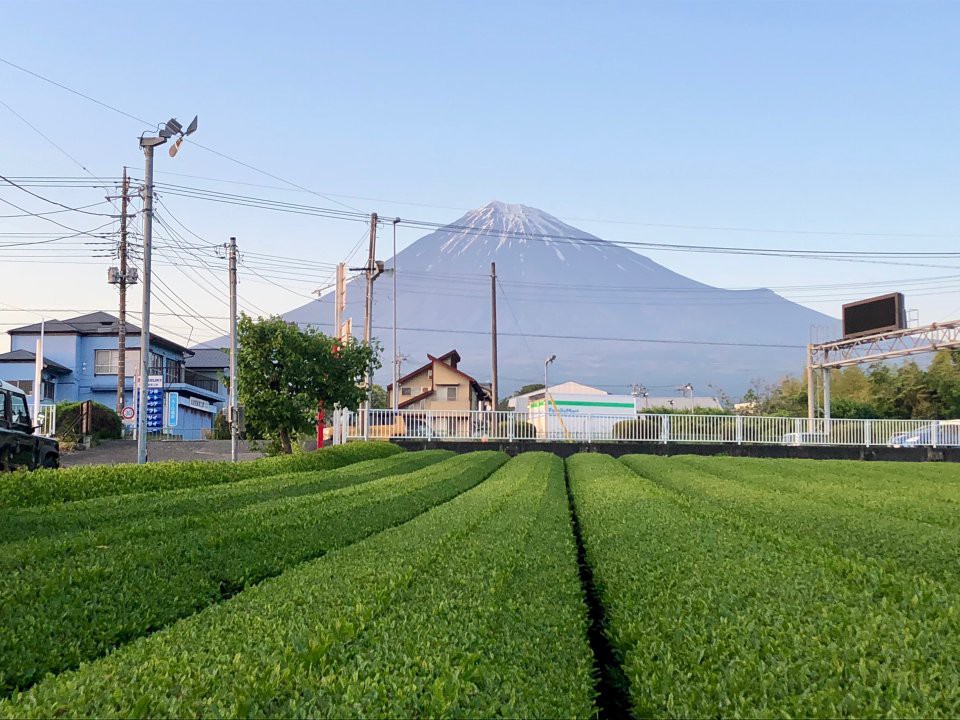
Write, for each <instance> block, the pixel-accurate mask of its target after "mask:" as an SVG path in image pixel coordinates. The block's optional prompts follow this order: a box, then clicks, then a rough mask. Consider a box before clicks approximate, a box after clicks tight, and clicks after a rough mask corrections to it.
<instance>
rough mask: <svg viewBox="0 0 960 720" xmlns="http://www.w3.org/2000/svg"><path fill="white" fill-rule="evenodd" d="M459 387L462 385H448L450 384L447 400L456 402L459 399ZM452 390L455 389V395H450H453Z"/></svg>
mask: <svg viewBox="0 0 960 720" xmlns="http://www.w3.org/2000/svg"><path fill="white" fill-rule="evenodd" d="M459 389H460V386H459V385H448V386H447V398H446V400H447V402H456V401H457V395H458V392H457V391H458V390H459ZM451 390H452V391H453V397H450V395H451V392H450V391H451Z"/></svg>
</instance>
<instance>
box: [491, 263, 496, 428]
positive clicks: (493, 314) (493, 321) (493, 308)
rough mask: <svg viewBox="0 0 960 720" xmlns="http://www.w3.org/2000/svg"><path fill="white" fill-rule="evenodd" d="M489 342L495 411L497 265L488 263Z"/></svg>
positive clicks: (494, 408)
mask: <svg viewBox="0 0 960 720" xmlns="http://www.w3.org/2000/svg"><path fill="white" fill-rule="evenodd" d="M490 305H491V308H490V310H491V312H490V323H491V324H490V340H491V345H492V347H491V350H492V353H491V355H492V358H493V368H492V374H491V378H490V394H491V395H492V396H493V407H492V408H491V410H496V409H497V399H498V398H497V264H496V263H495V262H492V263H490Z"/></svg>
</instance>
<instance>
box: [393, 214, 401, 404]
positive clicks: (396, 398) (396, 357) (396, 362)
mask: <svg viewBox="0 0 960 720" xmlns="http://www.w3.org/2000/svg"><path fill="white" fill-rule="evenodd" d="M398 222H400V218H394V219H393V411H394V412H396V411H397V410H398V409H399V406H400V390H399V389H398V388H397V381H398V380H399V379H400V347H399V346H398V345H397V223H398Z"/></svg>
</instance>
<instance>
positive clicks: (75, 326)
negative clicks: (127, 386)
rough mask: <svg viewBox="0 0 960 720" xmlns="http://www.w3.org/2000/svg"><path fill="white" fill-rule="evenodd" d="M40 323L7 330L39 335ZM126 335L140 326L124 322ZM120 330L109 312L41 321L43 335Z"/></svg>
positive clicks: (153, 336) (165, 343)
mask: <svg viewBox="0 0 960 720" xmlns="http://www.w3.org/2000/svg"><path fill="white" fill-rule="evenodd" d="M40 327H41V323H34V324H32V325H24V326H23V327H18V328H13V330H8V331H7V333H8V334H10V335H39V334H40ZM124 327H125V329H126V333H127V335H139V334H140V328H139V327H138V326H136V325H134V324H133V323H129V322H128V323H124ZM119 330H120V321H119V320H118V319H117V318H116V317H115V316H113V315H111V314H110V313H106V312H94V313H88V314H87V315H78V316H77V317H75V318H68V319H66V320H48V321H46V322H44V323H43V332H44V334H45V335H106V336H112V335H117V334H118V332H119ZM150 337H151V339H152V341H153V342H155V343H156V344H157V345H162V346H164V347H166V348H169V349H170V350H174V351H177V352H183V353H192V352H193V351H192V350H188V349H187V348H185V347H184V346H183V345H180V344H179V343H175V342H173V341H172V340H167V339H166V338H165V337H161V336H160V335H157V334H156V333H150Z"/></svg>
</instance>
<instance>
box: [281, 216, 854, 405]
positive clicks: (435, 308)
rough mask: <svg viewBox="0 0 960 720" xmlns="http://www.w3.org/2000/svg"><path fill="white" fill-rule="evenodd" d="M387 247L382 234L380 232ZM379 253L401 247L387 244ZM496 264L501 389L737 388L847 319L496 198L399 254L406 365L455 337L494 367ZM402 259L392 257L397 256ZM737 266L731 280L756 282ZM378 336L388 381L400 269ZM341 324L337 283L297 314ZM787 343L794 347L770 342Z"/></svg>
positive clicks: (379, 317) (478, 368) (358, 300)
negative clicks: (678, 266)
mask: <svg viewBox="0 0 960 720" xmlns="http://www.w3.org/2000/svg"><path fill="white" fill-rule="evenodd" d="M381 247H382V246H381ZM378 257H389V253H388V252H384V251H381V252H379V253H378ZM491 262H496V264H497V277H498V280H499V283H498V329H499V339H498V344H499V372H500V395H501V396H505V395H508V394H509V393H510V392H512V391H513V390H514V389H516V388H518V387H520V386H521V385H524V384H526V383H533V382H538V381H540V382H542V378H543V361H544V359H545V357H547V356H549V355H553V354H556V355H557V360H556V362H555V364H554V365H553V366H552V367H551V368H550V373H551V382H552V381H553V380H557V381H560V380H576V381H579V382H582V383H585V384H588V385H595V386H598V387H602V388H604V389H606V390H608V391H610V392H612V393H626V392H628V391H629V387H630V385H632V384H633V383H641V384H644V385H646V386H647V387H648V388H650V389H653V388H658V390H657V391H656V392H655V393H652V394H669V389H670V388H672V387H675V386H678V385H682V384H684V383H688V382H689V383H692V384H693V385H694V387H695V390H696V392H697V394H710V393H711V392H712V391H711V390H710V389H709V388H708V387H707V386H708V384H709V385H713V386H714V387H718V388H722V389H723V390H725V391H726V392H727V393H730V394H732V395H735V394H739V393H741V392H742V391H743V390H745V389H746V387H747V386H748V384H749V382H750V380H751V379H752V378H758V377H762V378H766V379H776V378H777V377H779V376H781V375H783V374H785V373H795V372H798V371H799V370H800V369H801V368H802V366H803V363H804V349H803V348H804V347H805V345H806V343H807V342H808V338H809V337H810V327H811V325H818V326H825V325H826V326H832V327H836V325H837V321H836V320H834V319H833V318H830V317H828V316H826V315H823V314H821V313H818V312H815V311H813V310H810V309H808V308H805V307H802V306H800V305H797V304H795V303H792V302H790V301H788V300H786V299H784V298H782V297H780V296H778V295H776V294H775V293H773V292H772V291H770V290H765V289H757V290H740V291H733V290H724V289H720V288H715V287H711V286H709V285H704V284H703V283H699V282H696V281H694V280H691V279H690V278H687V277H685V276H683V275H681V274H679V273H677V272H674V271H672V270H669V269H667V268H666V267H664V266H662V265H660V264H658V263H655V262H653V261H652V260H650V259H649V258H647V257H644V256H643V255H640V254H638V253H636V252H633V251H632V250H629V249H627V248H625V247H622V246H619V245H615V244H613V243H610V242H607V241H605V240H602V239H600V238H598V237H595V236H593V235H590V234H589V233H586V232H583V231H582V230H578V229H577V228H575V227H572V226H570V225H567V224H566V223H564V222H561V221H560V220H558V219H557V218H555V217H553V216H551V215H549V214H547V213H545V212H543V211H541V210H537V209H535V208H531V207H527V206H524V205H513V204H505V203H502V202H491V203H489V204H488V205H485V206H483V207H482V208H478V209H476V210H472V211H470V212H468V213H467V214H466V215H464V216H463V217H461V218H460V219H459V220H456V221H454V222H453V223H451V224H450V225H447V226H445V227H443V228H441V229H439V230H437V231H435V232H432V233H430V234H429V235H426V236H425V237H423V238H420V239H419V240H417V241H416V242H415V243H413V244H412V245H410V246H409V247H407V248H406V249H404V250H403V251H402V252H400V253H399V254H398V257H397V269H398V273H397V285H398V292H397V313H398V326H399V327H400V328H401V329H400V330H399V345H400V349H401V352H402V354H404V355H406V356H407V358H408V360H406V361H405V363H404V365H403V369H404V370H410V369H412V368H414V367H416V366H418V365H420V364H422V363H424V362H425V361H426V355H427V353H430V354H432V355H439V354H441V353H444V352H446V351H448V350H450V349H453V348H456V349H457V350H458V351H459V352H460V355H461V357H462V358H463V360H462V362H461V364H460V367H461V369H463V370H464V371H465V372H467V373H470V374H471V375H473V376H474V377H476V378H477V379H478V380H480V381H481V382H488V381H489V379H490V336H489V332H490V285H491V281H490V263H491ZM387 267H388V268H389V267H392V261H389V260H388V261H387ZM744 282H745V279H744V278H739V277H736V276H735V275H732V276H731V278H730V285H743V284H744ZM374 289H375V293H374V298H375V299H374V333H373V334H374V337H376V338H378V339H379V340H380V341H381V343H382V344H383V346H384V358H385V360H384V367H383V369H381V370H380V372H379V373H378V374H377V381H378V382H382V383H386V382H387V381H389V378H390V376H391V370H390V358H392V355H393V348H392V345H391V327H392V318H393V309H392V303H393V279H392V277H391V276H390V275H383V276H382V277H380V278H379V279H378V280H377V281H376V283H375V284H374ZM363 294H364V289H363V280H362V279H361V280H357V281H354V282H352V283H350V285H349V287H348V291H347V311H346V315H345V317H352V318H353V323H354V325H353V327H354V331H355V333H356V334H357V335H360V334H361V333H362V327H363ZM284 317H285V318H287V319H288V320H294V321H298V322H304V323H316V324H317V325H318V326H319V327H320V328H321V329H323V330H324V331H327V332H329V330H330V328H331V327H332V321H333V303H332V297H331V296H330V295H326V296H324V297H323V298H322V299H320V300H318V301H316V302H312V303H309V304H307V305H304V306H302V307H299V308H297V309H295V310H292V311H291V312H289V313H287V314H285V315H284ZM761 345H774V346H781V347H758V346H761Z"/></svg>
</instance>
